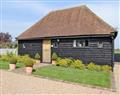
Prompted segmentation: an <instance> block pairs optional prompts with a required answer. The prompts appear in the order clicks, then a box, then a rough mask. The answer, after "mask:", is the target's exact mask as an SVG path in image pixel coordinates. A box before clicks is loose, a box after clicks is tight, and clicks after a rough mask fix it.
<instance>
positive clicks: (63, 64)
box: [56, 59, 68, 67]
mask: <svg viewBox="0 0 120 95" xmlns="http://www.w3.org/2000/svg"><path fill="white" fill-rule="evenodd" d="M56 65H57V66H62V67H68V63H67V60H66V59H60V60H58V61H57V64H56Z"/></svg>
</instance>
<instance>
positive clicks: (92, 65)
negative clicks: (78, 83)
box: [87, 62, 96, 70]
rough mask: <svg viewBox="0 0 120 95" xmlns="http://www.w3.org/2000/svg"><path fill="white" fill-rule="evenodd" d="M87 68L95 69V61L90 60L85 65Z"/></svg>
mask: <svg viewBox="0 0 120 95" xmlns="http://www.w3.org/2000/svg"><path fill="white" fill-rule="evenodd" d="M87 69H88V70H96V65H95V63H93V62H90V63H89V64H88V65H87Z"/></svg>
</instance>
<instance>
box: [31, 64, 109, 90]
mask: <svg viewBox="0 0 120 95" xmlns="http://www.w3.org/2000/svg"><path fill="white" fill-rule="evenodd" d="M33 74H34V75H39V76H44V77H49V78H54V79H59V80H64V81H70V82H75V83H82V84H89V85H94V86H101V87H107V88H109V87H110V86H111V73H107V72H97V71H90V70H87V69H85V70H78V69H74V68H64V67H59V66H45V67H41V68H37V69H36V71H35V72H33Z"/></svg>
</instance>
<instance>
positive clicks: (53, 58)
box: [52, 52, 58, 60]
mask: <svg viewBox="0 0 120 95" xmlns="http://www.w3.org/2000/svg"><path fill="white" fill-rule="evenodd" d="M57 58H58V56H57V54H56V53H55V52H54V53H53V54H52V60H57Z"/></svg>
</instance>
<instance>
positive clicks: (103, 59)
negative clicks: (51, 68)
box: [52, 37, 113, 65]
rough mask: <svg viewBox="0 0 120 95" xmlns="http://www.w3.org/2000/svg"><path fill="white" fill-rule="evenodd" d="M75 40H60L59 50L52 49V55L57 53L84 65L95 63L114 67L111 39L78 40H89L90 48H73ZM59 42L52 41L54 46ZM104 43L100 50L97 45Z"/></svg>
mask: <svg viewBox="0 0 120 95" xmlns="http://www.w3.org/2000/svg"><path fill="white" fill-rule="evenodd" d="M73 40H75V39H74V38H66V39H65V38H64V39H59V41H58V43H59V46H58V48H54V47H52V53H53V52H56V53H57V54H58V55H59V56H60V57H62V58H66V57H68V58H74V59H81V60H83V61H84V63H86V64H87V63H89V62H95V63H96V64H99V65H105V64H107V65H112V59H113V58H112V40H111V38H109V37H102V38H77V40H88V42H89V46H88V47H82V48H79V47H73ZM54 42H57V40H56V39H53V40H52V44H53V43H54ZM98 42H102V43H103V47H102V48H98V45H97V43H98Z"/></svg>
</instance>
